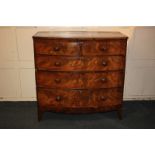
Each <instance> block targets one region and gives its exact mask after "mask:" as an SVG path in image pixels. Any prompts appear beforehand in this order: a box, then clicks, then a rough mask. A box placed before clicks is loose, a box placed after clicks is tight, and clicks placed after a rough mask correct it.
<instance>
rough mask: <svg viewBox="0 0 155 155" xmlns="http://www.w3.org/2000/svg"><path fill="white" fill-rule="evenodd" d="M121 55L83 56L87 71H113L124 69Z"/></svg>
mask: <svg viewBox="0 0 155 155" xmlns="http://www.w3.org/2000/svg"><path fill="white" fill-rule="evenodd" d="M124 61H125V59H124V57H123V56H102V57H87V58H85V64H86V66H85V69H86V70H87V71H115V70H122V69H124Z"/></svg>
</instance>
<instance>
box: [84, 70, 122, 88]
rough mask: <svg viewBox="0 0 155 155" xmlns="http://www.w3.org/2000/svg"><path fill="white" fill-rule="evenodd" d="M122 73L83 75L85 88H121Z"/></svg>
mask: <svg viewBox="0 0 155 155" xmlns="http://www.w3.org/2000/svg"><path fill="white" fill-rule="evenodd" d="M123 77H124V73H123V72H122V71H117V72H103V73H84V78H85V79H86V80H84V81H86V82H85V88H88V89H98V88H113V87H123Z"/></svg>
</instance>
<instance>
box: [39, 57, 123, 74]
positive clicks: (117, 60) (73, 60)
mask: <svg viewBox="0 0 155 155" xmlns="http://www.w3.org/2000/svg"><path fill="white" fill-rule="evenodd" d="M124 61H125V59H124V57H123V56H102V57H97V56H95V57H93V56H91V57H62V56H59V57H58V56H43V55H37V56H36V68H37V69H40V70H49V71H110V70H113V71H115V70H122V69H124Z"/></svg>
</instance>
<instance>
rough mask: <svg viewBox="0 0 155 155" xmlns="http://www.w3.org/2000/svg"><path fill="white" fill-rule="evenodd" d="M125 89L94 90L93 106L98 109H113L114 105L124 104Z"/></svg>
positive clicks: (92, 95) (91, 100)
mask: <svg viewBox="0 0 155 155" xmlns="http://www.w3.org/2000/svg"><path fill="white" fill-rule="evenodd" d="M122 98H123V89H122V88H112V89H102V90H94V91H93V92H92V94H91V97H90V102H91V104H92V105H94V106H95V105H96V106H98V107H105V108H108V107H112V106H114V105H119V104H122V103H121V102H122Z"/></svg>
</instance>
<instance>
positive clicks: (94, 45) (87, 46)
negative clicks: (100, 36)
mask: <svg viewBox="0 0 155 155" xmlns="http://www.w3.org/2000/svg"><path fill="white" fill-rule="evenodd" d="M94 51H95V52H94ZM125 51H126V40H102V41H84V42H83V43H82V55H84V56H85V55H86V56H89V55H94V56H95V55H125Z"/></svg>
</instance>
